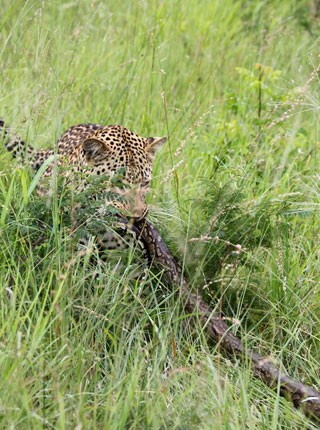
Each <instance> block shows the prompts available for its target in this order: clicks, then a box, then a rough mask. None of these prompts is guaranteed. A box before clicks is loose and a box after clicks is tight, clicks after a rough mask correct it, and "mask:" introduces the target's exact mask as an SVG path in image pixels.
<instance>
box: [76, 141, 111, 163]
mask: <svg viewBox="0 0 320 430" xmlns="http://www.w3.org/2000/svg"><path fill="white" fill-rule="evenodd" d="M82 148H83V151H84V155H85V157H86V160H87V161H88V162H89V163H90V162H91V163H94V162H95V161H99V160H101V159H103V158H105V157H106V156H107V155H108V154H109V153H110V150H109V149H108V147H107V146H106V144H105V143H104V142H102V141H101V140H99V139H95V138H93V137H89V138H88V139H86V140H84V141H83V143H82Z"/></svg>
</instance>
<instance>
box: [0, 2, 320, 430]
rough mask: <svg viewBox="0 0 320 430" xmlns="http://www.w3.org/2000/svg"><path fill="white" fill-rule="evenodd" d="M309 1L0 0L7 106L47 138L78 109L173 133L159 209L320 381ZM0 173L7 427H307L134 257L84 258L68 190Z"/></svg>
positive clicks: (2, 399) (229, 313)
mask: <svg viewBox="0 0 320 430" xmlns="http://www.w3.org/2000/svg"><path fill="white" fill-rule="evenodd" d="M316 4H317V2H316V1H315V2H313V1H311V0H310V1H307V0H296V1H293V0H286V1H282V2H276V1H273V0H270V1H258V0H255V1H254V0H251V1H244V0H239V1H236V2H234V1H231V0H225V1H224V2H220V1H218V0H215V1H207V0H203V1H201V2H195V1H190V2H181V1H174V2H169V1H167V0H165V1H161V2H160V1H154V2H147V1H142V0H141V1H134V2H128V1H124V2H122V3H119V2H108V3H104V2H98V1H95V0H93V1H82V2H77V1H75V2H62V1H53V2H47V3H44V2H41V1H20V0H16V1H13V2H11V1H10V2H9V1H7V0H4V1H3V4H2V13H1V17H0V42H1V43H0V56H1V61H0V76H1V79H0V94H1V95H0V98H1V109H0V117H1V118H3V119H4V120H5V121H7V123H8V124H10V125H11V127H12V130H13V132H14V133H16V134H19V135H20V136H21V137H23V138H25V139H26V140H27V141H28V142H30V143H31V144H32V145H34V146H35V147H37V148H43V147H54V145H55V142H56V140H57V138H58V137H59V135H61V134H62V132H63V131H64V130H66V129H67V128H68V127H69V126H71V125H75V124H78V123H83V122H96V123H101V124H123V125H125V126H127V127H129V128H131V129H132V130H134V131H136V132H137V133H139V134H141V135H145V136H148V135H159V136H160V135H167V136H168V137H169V141H168V144H167V146H166V147H164V148H163V149H162V150H161V151H160V152H159V154H158V156H157V159H156V163H155V168H154V179H153V186H152V190H151V191H150V193H149V196H148V201H149V207H150V214H149V217H150V220H151V221H152V222H153V223H154V224H155V225H156V226H157V227H158V228H159V230H160V231H161V233H162V235H163V236H164V238H165V240H166V242H167V244H168V246H169V247H170V249H171V250H172V252H173V253H174V255H175V256H176V258H177V259H179V260H180V261H181V264H182V266H183V268H184V272H185V274H186V276H187V277H188V279H189V280H190V284H191V285H192V287H193V288H195V289H199V290H200V291H202V294H204V295H205V297H206V300H207V301H208V303H210V304H211V305H212V308H213V309H219V311H221V312H222V313H223V315H224V316H225V317H226V318H228V319H229V321H230V325H231V326H232V327H233V328H232V329H233V330H234V332H235V333H237V334H238V335H239V336H241V337H242V339H243V340H244V342H245V344H246V345H248V347H250V348H256V349H258V350H259V351H260V352H261V353H262V354H265V355H271V356H272V357H273V358H274V360H276V361H279V362H280V361H281V362H282V364H283V366H284V367H285V369H286V370H287V371H288V372H289V373H290V374H291V375H292V376H294V377H295V378H297V379H300V380H301V381H303V382H305V383H308V384H313V385H314V386H316V387H318V388H319V372H318V369H319V333H320V319H319V315H320V305H319V303H320V301H319V295H320V294H319V287H318V285H319V249H318V248H319V224H320V223H319V204H320V201H319V200H320V189H319V167H318V166H319V159H318V157H319V155H318V148H319V142H318V141H319V130H318V121H319V79H318V74H319V64H320V60H319V37H318V34H319V29H320V22H319V17H317V14H316ZM0 166H1V175H0V374H1V378H0V426H1V428H8V429H9V428H17V429H20V428H21V429H24V428H33V429H37V428H58V429H64V428H65V429H69V428H76V429H81V428H83V429H91V428H92V429H96V428H97V429H99V428H101V429H107V428H110V429H128V428H130V429H131V428H132V429H134V428H135V429H144V428H146V429H166V428H168V429H179V430H182V429H188V430H189V429H205V428H208V429H209V428H210V429H211V428H212V429H215V428H217V429H220V428H225V429H243V428H250V429H251V428H256V429H280V428H281V429H294V428H296V429H302V428H306V429H312V428H315V427H314V424H312V423H311V422H309V421H307V420H306V419H305V418H304V417H303V416H302V415H301V414H300V413H299V412H298V411H295V410H293V409H292V406H291V405H290V404H289V403H287V402H286V401H285V400H283V399H281V398H280V397H279V396H278V394H277V393H276V392H273V391H271V390H268V389H267V388H266V387H264V386H263V385H262V383H261V382H259V381H256V380H253V379H252V377H251V375H250V363H247V366H245V365H244V364H239V363H237V362H236V363H231V362H230V361H229V360H228V359H226V358H225V357H223V356H222V355H221V353H220V351H219V350H217V348H216V347H215V346H214V345H208V344H207V339H206V336H205V333H204V332H203V331H202V329H201V327H200V326H198V325H197V323H196V319H194V318H190V315H185V314H184V312H183V308H182V306H181V304H180V303H179V301H178V300H177V299H176V296H175V295H174V294H173V292H172V291H168V289H167V287H166V286H164V285H162V283H161V276H160V274H159V273H157V272H155V271H150V272H148V273H147V274H146V275H145V276H138V275H139V274H141V273H142V271H143V270H144V269H145V263H144V262H143V261H141V259H139V257H138V256H137V255H135V253H134V252H133V251H132V250H130V249H129V250H126V251H124V252H123V253H120V254H119V253H118V254H116V255H113V256H109V258H107V259H106V261H99V260H98V259H96V260H95V259H92V253H90V252H84V253H82V255H81V256H80V255H79V253H77V237H76V235H74V234H71V233H72V219H71V217H70V212H69V211H68V196H67V195H65V194H64V191H63V190H62V191H60V192H59V193H57V194H54V195H53V196H52V198H51V199H50V200H49V199H43V198H42V199H41V198H39V197H37V196H36V195H35V192H34V189H35V186H36V183H37V181H38V179H39V178H37V177H36V178H33V177H32V174H31V172H30V171H29V170H28V168H25V167H24V166H22V165H20V164H19V162H13V161H12V160H11V158H10V155H9V154H7V153H6V152H5V150H4V148H3V150H2V151H1V158H0ZM90 210H91V211H92V207H91V208H88V211H90ZM93 228H95V226H93ZM92 252H93V254H94V252H95V251H94V250H93V251H92Z"/></svg>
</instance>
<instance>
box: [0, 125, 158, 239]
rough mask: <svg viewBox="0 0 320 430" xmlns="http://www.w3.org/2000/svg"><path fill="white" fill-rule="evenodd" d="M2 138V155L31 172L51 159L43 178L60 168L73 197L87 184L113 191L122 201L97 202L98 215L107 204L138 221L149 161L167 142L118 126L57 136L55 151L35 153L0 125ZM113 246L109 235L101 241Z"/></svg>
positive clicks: (143, 206)
mask: <svg viewBox="0 0 320 430" xmlns="http://www.w3.org/2000/svg"><path fill="white" fill-rule="evenodd" d="M1 135H2V137H3V140H4V142H5V146H6V148H7V150H8V151H10V152H12V154H13V156H14V157H19V158H22V159H23V160H25V161H26V162H27V163H28V164H30V165H31V166H32V168H33V169H34V170H38V169H39V168H40V167H41V166H42V165H43V163H44V162H45V161H46V160H48V158H49V157H51V156H54V155H55V157H53V158H55V159H54V160H53V161H52V162H51V164H49V165H48V166H47V168H46V170H45V172H44V174H43V176H44V177H51V176H52V175H53V172H54V169H55V166H58V168H59V166H60V167H61V171H62V172H63V175H64V176H65V177H67V178H68V180H69V183H71V184H73V186H74V189H75V191H76V192H81V191H83V190H84V189H86V187H87V186H88V183H89V179H90V178H92V177H94V178H99V187H100V190H101V189H102V190H108V191H112V192H113V193H114V194H115V195H120V196H121V197H122V199H121V200H120V202H119V201H112V202H110V201H108V202H105V201H103V202H101V211H102V213H103V208H104V206H108V205H110V203H111V204H113V205H114V206H116V208H117V209H119V210H120V212H121V215H124V216H125V217H126V218H127V219H128V218H129V219H130V218H132V219H136V220H137V219H142V218H144V217H145V216H146V214H147V206H146V202H145V196H146V193H147V191H148V188H149V186H150V182H151V179H152V165H153V161H154V156H155V153H156V150H157V149H158V148H159V147H160V146H161V145H162V144H163V143H164V142H165V141H166V138H158V137H147V138H145V137H141V136H139V135H137V134H135V133H133V132H132V131H130V130H129V129H128V128H126V127H123V126H120V125H108V126H102V125H98V124H79V125H76V126H73V127H70V128H69V129H68V130H67V131H66V132H65V133H63V134H62V136H61V137H60V139H59V140H58V142H57V147H56V150H53V149H46V150H35V149H34V148H33V147H32V146H30V145H27V144H26V143H25V142H24V141H23V140H22V139H20V138H19V137H17V136H16V135H14V134H11V133H10V130H9V128H8V127H7V126H6V125H5V124H4V122H3V121H1V120H0V136H1ZM115 176H117V177H118V176H119V177H120V179H121V181H120V182H121V183H120V185H119V181H117V184H116V185H115V184H114V183H113V178H114V177H115ZM86 178H87V179H86ZM42 192H43V191H42ZM98 194H99V190H98ZM88 204H90V202H88ZM101 211H100V213H101ZM113 240H114V238H113V237H111V238H110V237H109V236H108V235H107V236H105V237H104V238H102V241H104V242H108V243H109V242H110V241H113Z"/></svg>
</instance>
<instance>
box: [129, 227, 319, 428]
mask: <svg viewBox="0 0 320 430" xmlns="http://www.w3.org/2000/svg"><path fill="white" fill-rule="evenodd" d="M135 227H136V228H137V230H138V231H139V232H140V233H139V234H140V239H141V240H142V241H143V243H144V246H145V248H146V250H147V252H148V254H149V258H150V259H151V260H152V261H153V262H154V263H155V264H156V265H157V266H158V267H159V266H160V267H161V268H162V269H163V279H164V281H165V283H166V284H168V285H170V286H171V287H172V288H174V289H176V290H177V292H178V293H179V294H180V295H181V297H182V299H183V301H184V303H185V309H186V310H187V312H190V313H194V312H197V314H198V315H199V318H200V321H201V323H202V324H203V326H204V327H206V329H207V332H208V334H209V337H210V339H211V340H213V341H214V342H219V345H220V347H221V349H222V350H223V351H224V352H225V353H227V354H228V355H231V356H234V357H238V358H240V359H244V360H245V361H248V360H249V361H250V362H251V363H252V371H253V374H254V375H255V376H256V377H257V378H259V379H260V380H262V381H263V382H264V383H265V384H266V385H268V386H269V387H271V388H273V389H278V388H279V390H280V395H281V396H283V397H285V398H287V399H288V400H290V401H291V402H292V403H293V404H294V406H295V407H296V408H299V409H301V410H302V411H303V412H304V413H305V414H306V415H307V416H309V417H312V418H313V419H316V420H317V421H320V393H319V392H318V391H317V390H316V389H314V388H312V387H310V386H307V385H304V384H302V383H301V382H298V381H295V380H294V379H292V378H290V376H288V375H286V374H285V373H284V372H283V371H282V370H280V369H279V367H278V366H277V365H276V364H275V363H274V362H273V361H272V360H271V359H270V358H268V357H263V356H261V355H260V354H258V353H257V352H254V351H252V350H248V349H247V348H245V346H244V345H243V344H242V342H241V340H240V339H239V338H238V337H237V336H235V335H234V334H233V333H232V332H231V331H230V328H229V326H228V325H227V324H226V323H225V322H224V320H223V319H222V318H221V316H220V315H219V314H217V313H213V312H211V311H210V309H209V306H208V305H207V304H206V302H205V301H204V300H203V298H202V297H201V296H200V295H199V294H196V293H194V292H192V291H191V289H190V287H189V285H188V282H187V280H186V278H185V277H184V276H183V273H182V271H181V268H180V266H179V265H178V264H177V263H176V262H175V260H174V258H173V257H172V255H171V253H170V251H169V249H168V247H167V245H166V244H165V242H164V240H163V239H162V237H161V236H160V234H159V232H158V231H157V229H156V228H155V227H154V226H153V225H152V224H151V223H150V222H149V221H148V220H146V219H144V220H141V221H137V222H136V223H135Z"/></svg>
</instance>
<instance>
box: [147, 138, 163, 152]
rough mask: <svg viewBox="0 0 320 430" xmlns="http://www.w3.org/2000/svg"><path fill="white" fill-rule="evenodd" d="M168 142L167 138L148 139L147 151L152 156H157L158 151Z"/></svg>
mask: <svg viewBox="0 0 320 430" xmlns="http://www.w3.org/2000/svg"><path fill="white" fill-rule="evenodd" d="M166 141H167V138H166V137H148V138H147V143H146V148H145V149H146V151H147V152H149V153H150V154H151V155H155V153H156V152H157V150H158V149H159V148H160V147H161V146H162V145H163V144H164V143H165V142H166Z"/></svg>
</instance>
